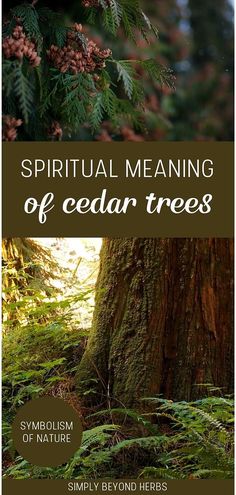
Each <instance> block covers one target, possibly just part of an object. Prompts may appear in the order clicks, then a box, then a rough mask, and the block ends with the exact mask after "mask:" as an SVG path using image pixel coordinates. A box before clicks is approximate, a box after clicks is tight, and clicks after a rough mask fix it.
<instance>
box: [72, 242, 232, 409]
mask: <svg viewBox="0 0 236 495" xmlns="http://www.w3.org/2000/svg"><path fill="white" fill-rule="evenodd" d="M232 259H233V245H232V241H231V240H229V239H151V238H149V239H145V238H133V239H105V240H104V241H103V247H102V251H101V265H100V273H99V277H98V282H97V290H96V306H95V312H94V320H93V328H92V333H91V336H90V338H89V341H88V345H87V348H86V350H85V353H84V356H83V359H82V361H81V363H80V366H79V370H78V374H77V384H78V390H79V393H80V394H82V393H83V392H84V391H85V390H88V389H89V388H92V389H93V393H91V394H89V395H88V397H89V399H90V400H91V402H92V403H96V402H97V403H103V402H104V403H105V402H106V400H107V399H108V400H109V402H111V403H113V404H115V405H116V406H117V405H118V404H119V405H120V404H125V406H129V407H132V406H135V405H136V403H137V401H138V400H139V399H140V398H142V397H151V396H154V395H156V394H163V396H164V397H166V398H170V399H172V400H191V399H194V398H197V397H199V396H200V395H204V393H205V392H204V390H205V389H204V387H199V386H198V385H197V384H209V383H210V384H212V385H214V386H217V387H221V388H222V391H223V392H225V393H226V392H230V391H232V362H233V359H232V353H233V336H232V332H233V321H232V319H233V309H232V291H233V288H232ZM94 392H95V393H94Z"/></svg>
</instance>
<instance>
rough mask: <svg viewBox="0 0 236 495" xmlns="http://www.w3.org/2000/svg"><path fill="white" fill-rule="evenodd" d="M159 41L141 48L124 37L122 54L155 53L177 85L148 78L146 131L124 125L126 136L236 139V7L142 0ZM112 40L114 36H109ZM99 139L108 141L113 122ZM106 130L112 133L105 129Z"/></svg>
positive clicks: (116, 45)
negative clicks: (235, 133) (235, 59)
mask: <svg viewBox="0 0 236 495" xmlns="http://www.w3.org/2000/svg"><path fill="white" fill-rule="evenodd" d="M143 8H144V10H145V12H146V13H147V14H148V15H149V16H150V17H151V19H152V21H153V23H155V24H156V25H157V27H158V29H159V41H158V42H157V41H155V40H153V43H151V44H150V46H148V47H147V45H146V44H145V43H144V42H143V41H140V43H139V44H138V46H137V48H135V47H134V46H133V45H132V44H130V43H127V42H125V43H124V40H122V38H119V39H118V40H117V39H116V40H115V41H113V45H112V50H113V51H114V53H116V52H119V57H120V58H123V57H124V58H136V57H142V56H145V57H155V58H157V59H158V60H159V61H160V62H161V63H163V64H164V65H166V66H168V67H171V68H172V69H173V71H174V74H175V77H176V84H175V85H176V89H175V90H171V89H170V88H168V87H165V86H162V87H161V86H160V85H158V84H156V85H155V87H153V84H152V83H151V84H150V83H149V82H148V80H147V79H146V80H144V84H145V86H146V91H147V94H148V97H147V99H146V102H145V125H146V128H147V134H146V135H145V133H143V134H142V135H137V134H135V133H134V132H132V130H131V129H130V128H128V127H127V126H124V128H123V129H122V137H123V138H124V139H125V140H132V141H136V140H137V141H139V140H143V139H144V140H149V139H152V140H170V141H172V140H181V141H182V140H191V141H193V140H194V141H204V140H207V141H209V140H231V139H232V138H233V6H232V2H230V1H229V0H217V1H215V0H154V1H153V0H152V1H145V2H144V1H143ZM110 43H112V40H110ZM104 128H105V130H104V131H103V132H102V133H101V135H100V139H101V140H105V139H109V135H110V134H111V133H110V132H109V131H110V128H109V124H107V125H105V126H104ZM107 130H108V132H107Z"/></svg>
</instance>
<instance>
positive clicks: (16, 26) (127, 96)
mask: <svg viewBox="0 0 236 495" xmlns="http://www.w3.org/2000/svg"><path fill="white" fill-rule="evenodd" d="M78 5H79V7H78V11H77V14H76V16H74V19H73V20H71V19H69V13H68V12H66V13H64V14H63V13H62V12H59V11H54V10H51V9H50V8H48V6H45V5H44V2H43V1H40V0H39V1H38V2H32V3H21V4H20V5H17V6H15V7H14V8H12V9H11V10H10V12H9V15H8V17H7V19H6V20H5V22H4V29H3V106H4V108H3V110H4V114H5V117H4V125H3V131H4V139H5V140H7V141H11V140H15V139H16V137H17V134H18V137H19V139H26V138H27V139H32V140H42V139H51V140H60V139H62V137H63V136H64V138H70V137H71V136H72V135H73V134H75V133H77V134H78V132H79V130H80V129H81V126H84V125H86V126H87V127H88V128H89V129H90V130H91V132H92V133H93V132H95V131H96V130H97V129H98V128H99V127H100V125H101V123H102V121H103V120H109V121H111V122H112V124H113V125H114V126H116V127H117V126H118V127H119V125H120V122H121V121H123V119H124V118H125V119H126V120H127V121H129V122H130V123H131V124H132V125H133V126H135V127H137V128H138V127H140V126H142V113H143V107H142V102H143V100H144V88H143V84H142V74H143V71H144V72H146V73H147V75H148V76H149V77H150V78H151V79H152V80H154V82H157V81H158V82H159V83H160V84H163V85H169V86H173V76H172V74H171V72H170V71H169V70H168V69H166V68H165V67H163V66H162V65H160V64H159V63H158V62H157V61H156V60H155V59H147V60H142V59H141V60H117V59H115V58H113V55H112V52H111V50H110V49H109V47H106V46H105V47H104V48H101V47H99V46H98V45H97V43H96V42H95V41H94V40H92V39H91V36H92V35H90V30H91V28H90V30H89V29H88V26H92V30H93V29H94V27H96V28H98V29H100V32H102V30H103V29H105V30H106V31H107V32H108V34H109V35H110V36H117V34H118V31H119V30H123V31H124V33H125V36H126V37H127V39H128V38H130V39H132V40H133V42H135V40H136V38H137V34H138V33H140V34H141V36H143V38H144V39H145V41H146V42H147V43H148V42H151V41H152V42H153V37H155V38H156V37H157V34H158V33H157V29H156V28H155V26H153V24H152V23H151V21H150V20H149V19H148V17H147V16H146V15H145V13H144V12H143V11H142V9H141V7H140V4H139V1H138V0H119V1H118V0H109V1H104V0H98V1H97V2H85V1H82V2H79V3H78ZM75 17H76V18H75ZM81 19H82V21H83V22H85V23H86V26H87V27H86V28H83V26H82V25H81V24H80V22H81ZM74 21H75V22H74Z"/></svg>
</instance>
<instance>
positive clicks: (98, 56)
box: [47, 24, 111, 74]
mask: <svg viewBox="0 0 236 495" xmlns="http://www.w3.org/2000/svg"><path fill="white" fill-rule="evenodd" d="M81 31H82V26H81V24H75V25H74V28H73V29H72V30H71V31H70V32H69V33H68V36H67V42H66V45H65V46H64V47H63V48H60V47H58V46H55V45H51V47H50V49H49V50H48V51H47V55H48V58H49V60H50V61H51V62H52V63H53V65H54V67H56V68H57V69H58V70H60V72H69V73H71V74H78V73H84V72H86V73H91V72H95V71H97V70H99V69H102V68H104V67H105V65H106V63H105V60H106V59H107V58H108V57H110V55H111V50H109V49H106V50H101V49H100V48H99V47H98V46H97V45H96V43H94V41H92V40H88V39H87V38H86V39H85V41H86V47H84V46H83V45H82V42H81V40H80V38H79V36H78V35H77V33H79V32H81Z"/></svg>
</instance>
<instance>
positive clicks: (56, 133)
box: [48, 120, 63, 141]
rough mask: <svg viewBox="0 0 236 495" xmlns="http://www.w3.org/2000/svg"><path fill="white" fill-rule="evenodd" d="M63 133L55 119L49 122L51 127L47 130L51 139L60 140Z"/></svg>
mask: <svg viewBox="0 0 236 495" xmlns="http://www.w3.org/2000/svg"><path fill="white" fill-rule="evenodd" d="M62 135H63V131H62V128H61V126H60V124H59V122H57V121H56V120H54V121H53V122H52V124H51V127H50V128H49V130H48V136H49V137H50V138H51V139H52V140H53V141H60V140H61V138H62Z"/></svg>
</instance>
